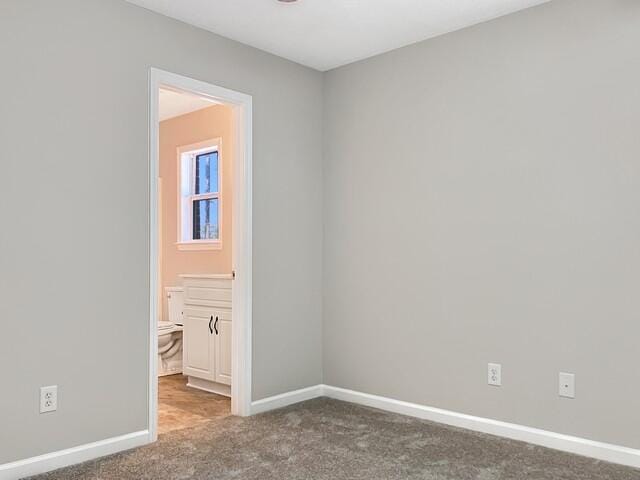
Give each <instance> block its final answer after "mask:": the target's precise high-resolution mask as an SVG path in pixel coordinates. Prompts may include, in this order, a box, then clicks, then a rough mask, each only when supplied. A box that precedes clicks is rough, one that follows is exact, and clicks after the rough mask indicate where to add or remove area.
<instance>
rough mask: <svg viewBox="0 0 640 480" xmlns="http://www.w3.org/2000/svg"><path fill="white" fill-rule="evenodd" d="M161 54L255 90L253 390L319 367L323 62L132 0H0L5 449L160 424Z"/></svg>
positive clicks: (179, 66)
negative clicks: (309, 64) (152, 352)
mask: <svg viewBox="0 0 640 480" xmlns="http://www.w3.org/2000/svg"><path fill="white" fill-rule="evenodd" d="M150 66H155V67H159V68H162V69H166V70H169V71H173V72H176V73H181V74H184V75H187V76H191V77H194V78H198V79H202V80H205V81H209V82H212V83H215V84H218V85H222V86H226V87H229V88H232V89H235V90H239V91H242V92H245V93H248V94H251V95H253V99H254V225H253V232H254V252H253V253H254V264H253V269H254V270H253V271H254V285H253V292H254V303H253V313H254V317H253V334H254V346H253V381H254V385H253V398H254V399H259V398H262V397H265V396H269V395H273V394H277V393H281V392H284V391H288V390H292V389H296V388H301V387H305V386H308V385H313V384H317V383H319V382H320V381H321V367H322V365H321V261H322V260H321V254H322V251H321V241H322V226H321V223H320V222H319V221H318V218H319V217H320V216H321V209H322V187H321V183H320V182H319V180H318V179H319V178H320V177H321V175H322V165H321V162H322V152H321V150H322V138H321V130H322V116H321V111H322V76H321V74H319V73H317V72H314V71H312V70H310V69H306V68H303V67H301V66H298V65H296V64H293V63H291V62H287V61H285V60H282V59H279V58H277V57H274V56H271V55H268V54H265V53H262V52H259V51H258V50H255V49H252V48H249V47H246V46H243V45H240V44H238V43H235V42H232V41H229V40H226V39H223V38H221V37H218V36H215V35H212V34H210V33H207V32H205V31H202V30H198V29H196V28H193V27H189V26H187V25H185V24H181V23H179V22H176V21H174V20H170V19H167V18H164V17H162V16H159V15H156V14H153V13H150V12H148V11H145V10H143V9H140V8H138V7H134V6H132V5H129V4H126V3H124V2H122V1H119V0H90V1H89V0H58V1H55V2H52V1H48V0H40V1H35V0H30V1H22V0H2V1H1V2H0V68H1V71H2V74H1V75H0V91H1V92H2V103H1V105H2V106H1V108H0V144H1V145H2V147H1V148H2V149H1V153H0V158H1V161H2V174H1V175H0V219H1V221H2V225H3V227H2V229H1V230H0V271H1V272H2V274H1V275H0V318H1V319H2V320H1V324H2V334H1V335H0V338H1V339H2V346H1V347H0V364H1V365H2V367H3V377H2V387H1V391H2V395H0V425H1V428H0V430H2V432H1V434H0V464H1V463H4V462H8V461H12V460H16V459H20V458H25V457H30V456H33V455H38V454H41V453H45V452H50V451H54V450H59V449H63V448H67V447H71V446H75V445H79V444H83V443H87V442H92V441H96V440H101V439H104V438H108V437H113V436H116V435H120V434H125V433H128V432H133V431H137V430H142V429H145V428H146V427H147V425H146V423H147V410H146V408H147V403H146V388H147V377H146V372H147V367H148V366H147V351H148V346H147V341H148V340H147V325H148V291H149V286H148V273H147V272H148V260H147V259H148V238H147V218H148V191H147V190H148V189H147V182H148V178H147V160H148V147H147V142H148V141H147V138H148V134H147V130H148V120H147V108H148V106H147V104H148V69H149V67H150ZM49 384H57V385H59V388H60V391H59V402H60V407H59V410H58V412H57V413H55V414H48V415H39V414H38V389H39V387H40V386H42V385H49ZM7 392H10V395H7Z"/></svg>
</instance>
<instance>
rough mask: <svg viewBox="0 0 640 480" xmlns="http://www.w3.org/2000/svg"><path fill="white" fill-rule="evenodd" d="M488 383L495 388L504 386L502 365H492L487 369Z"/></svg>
mask: <svg viewBox="0 0 640 480" xmlns="http://www.w3.org/2000/svg"><path fill="white" fill-rule="evenodd" d="M487 383H489V385H493V386H495V387H500V386H502V365H500V364H499V363H490V364H489V365H488V368H487Z"/></svg>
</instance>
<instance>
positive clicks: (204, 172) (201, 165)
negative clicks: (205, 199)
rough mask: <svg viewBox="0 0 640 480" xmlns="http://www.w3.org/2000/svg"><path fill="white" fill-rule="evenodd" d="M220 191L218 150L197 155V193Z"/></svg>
mask: <svg viewBox="0 0 640 480" xmlns="http://www.w3.org/2000/svg"><path fill="white" fill-rule="evenodd" d="M217 191H218V152H209V153H203V154H201V155H196V191H195V194H196V195H198V194H201V193H212V192H217Z"/></svg>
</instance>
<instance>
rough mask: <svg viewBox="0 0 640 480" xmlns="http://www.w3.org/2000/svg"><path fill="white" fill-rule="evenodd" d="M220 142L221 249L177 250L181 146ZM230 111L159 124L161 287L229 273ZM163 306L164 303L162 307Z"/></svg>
mask: <svg viewBox="0 0 640 480" xmlns="http://www.w3.org/2000/svg"><path fill="white" fill-rule="evenodd" d="M213 138H220V139H222V145H221V148H220V158H221V160H222V172H221V173H222V183H221V185H222V191H221V192H220V194H221V199H222V224H221V227H222V230H221V231H222V249H221V250H199V251H182V250H178V246H177V245H176V242H177V241H178V153H177V149H178V148H179V147H182V146H186V145H192V144H194V143H199V142H202V141H205V140H210V139H213ZM233 145H234V139H233V111H232V109H231V107H227V106H225V105H214V106H211V107H208V108H204V109H202V110H197V111H195V112H191V113H188V114H186V115H180V116H178V117H174V118H170V119H168V120H165V121H163V122H160V177H161V178H162V227H161V228H162V258H161V262H162V267H161V268H162V285H163V287H169V286H176V285H180V278H179V275H180V274H183V273H229V272H231V218H232V217H231V201H232V197H233V195H232V193H231V189H232V187H233V182H232V180H233V176H232V174H231V168H232V165H233ZM164 303H166V302H163V304H164Z"/></svg>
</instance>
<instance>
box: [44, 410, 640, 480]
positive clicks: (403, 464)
mask: <svg viewBox="0 0 640 480" xmlns="http://www.w3.org/2000/svg"><path fill="white" fill-rule="evenodd" d="M33 478H34V479H35V478H37V479H39V480H44V479H46V480H54V479H56V480H58V479H60V480H62V479H64V480H77V479H93V480H96V479H100V480H116V479H117V480H129V479H131V480H133V479H136V480H138V479H153V480H168V479H171V480H178V479H198V480H200V479H211V480H213V479H215V480H227V479H243V480H244V479H246V480H267V479H278V480H289V479H291V480H293V479H299V480H346V479H349V480H358V479H362V480H376V479H379V480H395V479H416V480H417V479H420V480H467V479H475V480H497V479H500V480H507V479H509V480H511V479H513V480H515V479H518V480H521V479H527V480H578V479H598V480H639V479H640V471H638V470H633V469H630V468H625V467H621V466H616V465H612V464H608V463H604V462H598V461H595V460H591V459H588V458H583V457H578V456H574V455H568V454H564V453H560V452H556V451H554V450H548V449H545V448H540V447H535V446H532V445H528V444H525V443H520V442H514V441H511V440H505V439H501V438H497V437H492V436H488V435H484V434H479V433H474V432H469V431H465V430H460V429H456V428H451V427H446V426H442V425H438V424H434V423H430V422H426V421H422V420H417V419H414V418H410V417H404V416H401V415H395V414H390V413H386V412H381V411H379V410H374V409H369V408H364V407H360V406H356V405H352V404H349V403H344V402H338V401H335V400H329V399H325V398H321V399H316V400H311V401H308V402H304V403H301V404H298V405H294V406H291V407H288V408H285V409H282V410H278V411H275V412H270V413H265V414H262V415H257V416H255V417H251V418H244V419H243V418H237V417H227V418H225V419H221V420H212V421H211V422H209V423H206V424H203V425H199V426H197V427H195V428H191V429H185V430H180V431H175V432H171V433H168V434H166V435H163V436H161V437H160V440H159V441H158V442H157V443H156V444H154V445H150V446H147V447H143V448H139V449H136V450H131V451H128V452H124V453H119V454H116V455H112V456H110V457H105V458H103V459H100V460H97V461H94V462H89V463H86V464H83V465H79V466H76V467H72V468H68V469H64V470H60V471H57V472H53V473H49V474H47V475H42V476H38V477H33Z"/></svg>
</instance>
